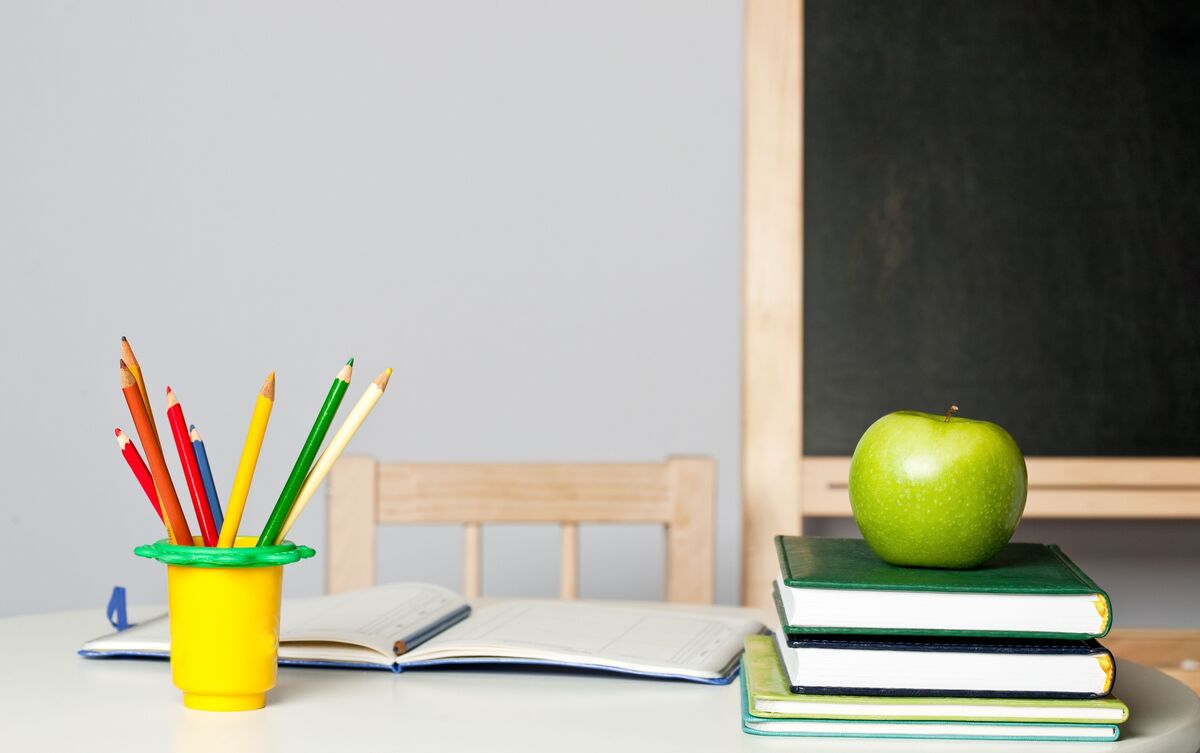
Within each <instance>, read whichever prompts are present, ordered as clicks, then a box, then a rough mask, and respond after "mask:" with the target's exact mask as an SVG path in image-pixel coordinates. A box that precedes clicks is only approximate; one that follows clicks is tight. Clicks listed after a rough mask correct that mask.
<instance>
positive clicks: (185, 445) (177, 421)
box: [167, 387, 217, 546]
mask: <svg viewBox="0 0 1200 753" xmlns="http://www.w3.org/2000/svg"><path fill="white" fill-rule="evenodd" d="M167 421H168V422H169V423H170V424H171V435H172V436H173V437H175V449H176V450H178V451H179V462H180V463H181V464H182V465H183V477H184V479H185V480H186V481H187V488H188V494H189V495H191V497H192V507H193V508H194V509H195V510H196V521H197V523H199V525H200V538H202V539H203V540H204V546H216V545H217V524H216V521H214V520H213V515H212V510H211V509H209V507H208V493H207V492H206V491H204V479H203V478H201V476H200V465H199V464H198V463H197V462H196V451H195V450H193V449H192V439H191V437H189V436H188V430H187V421H186V420H184V418H183V406H182V405H180V404H179V398H177V397H175V393H174V392H173V391H172V390H171V388H170V387H167Z"/></svg>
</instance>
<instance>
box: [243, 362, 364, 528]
mask: <svg viewBox="0 0 1200 753" xmlns="http://www.w3.org/2000/svg"><path fill="white" fill-rule="evenodd" d="M353 368H354V359H353V358H351V359H350V360H349V361H346V365H345V366H343V367H342V370H341V371H339V372H338V373H337V376H335V377H334V378H333V384H332V385H331V386H330V387H329V394H327V395H326V396H325V402H324V403H322V404H321V410H320V411H319V412H318V413H317V420H316V421H314V422H313V425H312V429H310V430H309V432H308V439H306V440H304V446H303V447H301V448H300V456H299V457H297V458H296V463H295V465H293V466H292V472H291V474H290V475H289V476H288V479H287V483H285V484H284V485H283V490H282V491H281V492H279V499H278V500H276V502H275V507H274V508H272V509H271V515H270V517H269V518H267V524H266V525H265V526H263V530H262V533H261V534H260V535H259V537H258V545H259V546H270V545H271V544H273V543H274V542H275V537H276V536H278V535H279V529H280V528H281V527H283V521H284V520H286V519H287V514H288V513H289V512H291V510H292V503H293V502H295V501H296V495H297V494H299V493H300V486H301V485H302V484H303V483H304V477H305V476H307V475H308V469H309V468H311V467H312V463H313V460H314V459H315V458H316V457H317V452H318V451H319V450H320V449H321V443H322V442H324V441H325V435H326V434H328V433H329V425H330V424H332V423H333V417H334V416H335V415H336V414H337V411H338V406H340V405H341V404H342V398H344V397H345V396H346V390H347V389H349V387H350V375H351V373H352V371H353Z"/></svg>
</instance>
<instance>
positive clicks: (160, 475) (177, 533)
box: [121, 361, 193, 546]
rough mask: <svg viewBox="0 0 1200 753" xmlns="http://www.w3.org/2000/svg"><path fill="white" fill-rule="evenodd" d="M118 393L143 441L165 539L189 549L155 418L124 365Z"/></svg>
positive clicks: (188, 533)
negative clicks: (159, 508)
mask: <svg viewBox="0 0 1200 753" xmlns="http://www.w3.org/2000/svg"><path fill="white" fill-rule="evenodd" d="M121 392H122V394H124V395H125V403H126V405H128V406H129V415H130V416H132V417H133V426H134V428H135V429H137V435H138V439H140V440H141V441H142V450H143V451H144V452H145V453H146V464H147V465H148V466H149V467H150V477H151V478H153V479H154V488H155V490H156V491H157V492H158V501H159V504H161V505H162V511H163V523H164V524H166V526H167V539H168V540H170V541H171V543H172V544H181V545H183V546H192V543H193V541H192V531H191V529H189V528H188V524H187V518H185V517H184V516H183V508H182V507H180V506H179V497H177V496H176V495H175V484H174V483H172V481H171V473H170V472H169V471H168V470H167V460H166V458H164V457H163V452H162V445H160V444H159V443H158V434H157V432H155V431H154V418H153V417H152V416H151V415H150V412H149V411H148V410H146V404H145V403H143V402H142V394H141V392H139V391H138V386H137V380H136V379H134V378H133V372H131V371H130V370H129V367H128V366H126V365H125V362H124V361H121Z"/></svg>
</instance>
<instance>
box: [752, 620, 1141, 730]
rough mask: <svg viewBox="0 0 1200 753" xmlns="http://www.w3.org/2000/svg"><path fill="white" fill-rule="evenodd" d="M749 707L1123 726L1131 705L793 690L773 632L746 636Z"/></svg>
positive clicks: (890, 717) (880, 717)
mask: <svg viewBox="0 0 1200 753" xmlns="http://www.w3.org/2000/svg"><path fill="white" fill-rule="evenodd" d="M742 662H743V668H742V671H743V673H744V680H745V683H746V693H747V696H748V698H747V705H748V707H749V712H750V714H751V715H753V716H755V717H758V718H760V719H841V720H872V721H959V722H1026V723H1035V724H1036V723H1056V724H1120V723H1121V722H1124V721H1125V720H1126V719H1128V718H1129V707H1128V706H1126V705H1125V704H1124V703H1122V702H1121V701H1120V700H1119V699H1117V698H1114V697H1113V696H1108V697H1106V698H1097V699H1093V700H1080V701H1075V700H1058V699H1045V698H945V697H932V696H908V697H906V696H849V695H808V694H804V695H801V694H798V693H793V692H792V691H791V687H790V685H789V683H788V678H787V675H786V674H785V673H784V669H783V663H782V661H781V660H780V658H779V652H778V650H777V649H776V647H775V639H774V638H772V637H770V636H764V635H754V636H749V637H747V638H746V652H745V655H744V656H743V659H742Z"/></svg>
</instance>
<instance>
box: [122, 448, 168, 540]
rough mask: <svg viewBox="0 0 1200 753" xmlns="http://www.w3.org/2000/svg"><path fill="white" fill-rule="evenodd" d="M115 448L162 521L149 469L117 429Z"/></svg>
mask: <svg viewBox="0 0 1200 753" xmlns="http://www.w3.org/2000/svg"><path fill="white" fill-rule="evenodd" d="M117 447H118V448H120V450H121V455H122V456H124V458H125V462H126V463H129V470H131V471H133V475H134V478H136V479H137V480H138V483H139V484H141V485H142V491H144V492H146V496H147V497H148V498H149V499H150V504H151V505H153V506H154V512H155V513H157V514H158V519H159V520H162V516H163V514H162V506H161V505H159V504H158V492H157V491H155V489H154V479H152V478H150V469H149V468H147V467H146V464H145V463H144V462H142V456H141V455H139V454H138V451H137V446H136V445H135V444H134V443H133V440H132V439H130V438H129V435H128V434H126V433H125V432H123V431H121V430H120V429H117Z"/></svg>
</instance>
